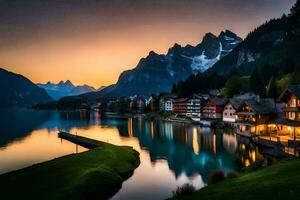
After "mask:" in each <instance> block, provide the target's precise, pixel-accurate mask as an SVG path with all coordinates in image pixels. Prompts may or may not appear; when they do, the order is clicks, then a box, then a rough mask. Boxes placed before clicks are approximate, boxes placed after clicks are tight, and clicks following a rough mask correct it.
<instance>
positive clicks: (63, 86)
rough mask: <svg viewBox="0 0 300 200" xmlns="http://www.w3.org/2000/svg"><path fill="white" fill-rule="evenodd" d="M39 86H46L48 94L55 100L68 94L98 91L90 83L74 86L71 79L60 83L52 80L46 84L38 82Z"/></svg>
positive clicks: (74, 94)
mask: <svg viewBox="0 0 300 200" xmlns="http://www.w3.org/2000/svg"><path fill="white" fill-rule="evenodd" d="M37 85H38V86H39V87H41V88H44V89H45V90H46V91H47V92H48V94H49V95H50V96H51V97H52V98H53V99H55V100H58V99H60V98H62V97H66V96H76V95H80V94H84V93H88V92H94V91H96V89H95V88H93V87H91V86H88V85H79V86H74V85H73V83H72V82H71V81H69V80H67V81H66V82H63V81H60V82H59V83H57V84H55V83H51V82H50V81H49V82H47V83H46V84H41V83H38V84H37Z"/></svg>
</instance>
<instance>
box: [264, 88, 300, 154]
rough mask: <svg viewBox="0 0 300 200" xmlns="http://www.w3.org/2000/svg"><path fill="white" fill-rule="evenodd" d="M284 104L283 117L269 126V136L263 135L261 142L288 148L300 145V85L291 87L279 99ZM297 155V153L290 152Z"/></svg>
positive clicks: (271, 122)
mask: <svg viewBox="0 0 300 200" xmlns="http://www.w3.org/2000/svg"><path fill="white" fill-rule="evenodd" d="M278 100H279V101H281V102H284V108H283V115H282V116H280V117H279V118H277V119H275V120H272V121H270V122H269V124H268V128H269V130H268V134H266V135H261V136H260V137H259V139H260V140H265V141H269V144H272V142H273V143H276V144H278V143H280V144H282V145H284V146H286V147H296V146H299V145H300V85H291V86H289V87H288V88H287V89H286V90H285V91H284V92H283V93H282V94H281V95H280V97H279V99H278ZM294 150H295V149H292V150H291V151H294ZM289 153H293V154H294V153H296V152H289Z"/></svg>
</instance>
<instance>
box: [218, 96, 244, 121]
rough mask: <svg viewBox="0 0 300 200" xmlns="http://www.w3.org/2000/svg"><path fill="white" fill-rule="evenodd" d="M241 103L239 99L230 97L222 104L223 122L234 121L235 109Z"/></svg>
mask: <svg viewBox="0 0 300 200" xmlns="http://www.w3.org/2000/svg"><path fill="white" fill-rule="evenodd" d="M242 103H243V100H241V99H230V100H229V101H227V103H226V104H225V106H224V109H223V122H224V123H227V124H232V123H235V122H236V116H235V113H236V110H237V109H238V108H239V107H240V105H241V104H242Z"/></svg>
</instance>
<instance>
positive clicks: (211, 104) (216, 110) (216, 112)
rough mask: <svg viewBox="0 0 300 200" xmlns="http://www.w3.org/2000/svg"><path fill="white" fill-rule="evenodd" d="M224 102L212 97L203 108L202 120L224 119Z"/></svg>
mask: <svg viewBox="0 0 300 200" xmlns="http://www.w3.org/2000/svg"><path fill="white" fill-rule="evenodd" d="M223 106H224V100H223V99H222V98H219V97H212V96H210V97H209V98H208V99H207V100H206V101H205V102H204V104H203V106H202V116H201V118H202V119H209V120H214V119H222V116H223Z"/></svg>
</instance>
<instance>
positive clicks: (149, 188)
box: [0, 108, 259, 200]
mask: <svg viewBox="0 0 300 200" xmlns="http://www.w3.org/2000/svg"><path fill="white" fill-rule="evenodd" d="M0 113H1V115H0V160H1V162H0V174H3V173H6V172H9V171H12V170H16V169H20V168H23V167H26V166H30V165H32V164H34V163H39V162H43V161H46V160H50V159H53V158H56V157H60V156H63V155H67V154H71V153H77V152H83V151H86V150H87V149H85V148H83V147H80V146H78V145H75V144H73V143H70V142H68V141H66V140H62V139H60V138H58V136H57V133H58V131H59V130H64V131H67V132H70V133H73V134H77V135H81V136H85V137H89V138H93V139H97V140H101V141H104V142H108V143H111V144H115V145H127V146H132V147H133V148H134V149H135V150H137V151H138V152H139V153H140V159H141V164H140V166H139V167H138V168H137V169H136V170H135V172H134V174H133V176H132V177H131V178H129V179H128V180H127V181H125V182H124V183H123V185H122V188H121V189H120V191H119V192H118V193H117V194H115V196H113V197H112V199H114V200H116V199H128V200H129V199H130V200H132V199H144V200H146V199H149V200H150V199H151V200H153V199H165V198H167V197H171V196H172V191H174V190H176V188H177V187H179V186H182V185H183V184H185V183H190V184H193V185H194V186H195V187H196V188H197V189H199V188H202V187H204V186H205V185H207V183H208V181H209V177H210V176H211V174H212V173H213V172H214V171H216V170H221V171H224V172H236V171H239V170H240V169H241V168H242V167H244V166H248V165H250V164H251V163H252V162H253V161H255V159H257V156H259V153H258V151H257V149H256V148H255V147H253V146H252V145H251V143H249V142H248V141H242V140H241V139H239V138H237V136H236V135H235V134H233V133H231V132H230V131H220V130H218V131H213V130H211V129H210V128H201V127H199V126H195V125H187V124H181V123H171V122H163V121H156V120H154V121H147V120H144V119H143V118H142V117H137V118H128V119H114V118H110V119H109V118H101V116H100V114H99V113H87V112H57V111H35V110H26V109H20V108H15V109H1V110H0ZM78 164H80V163H78Z"/></svg>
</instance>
